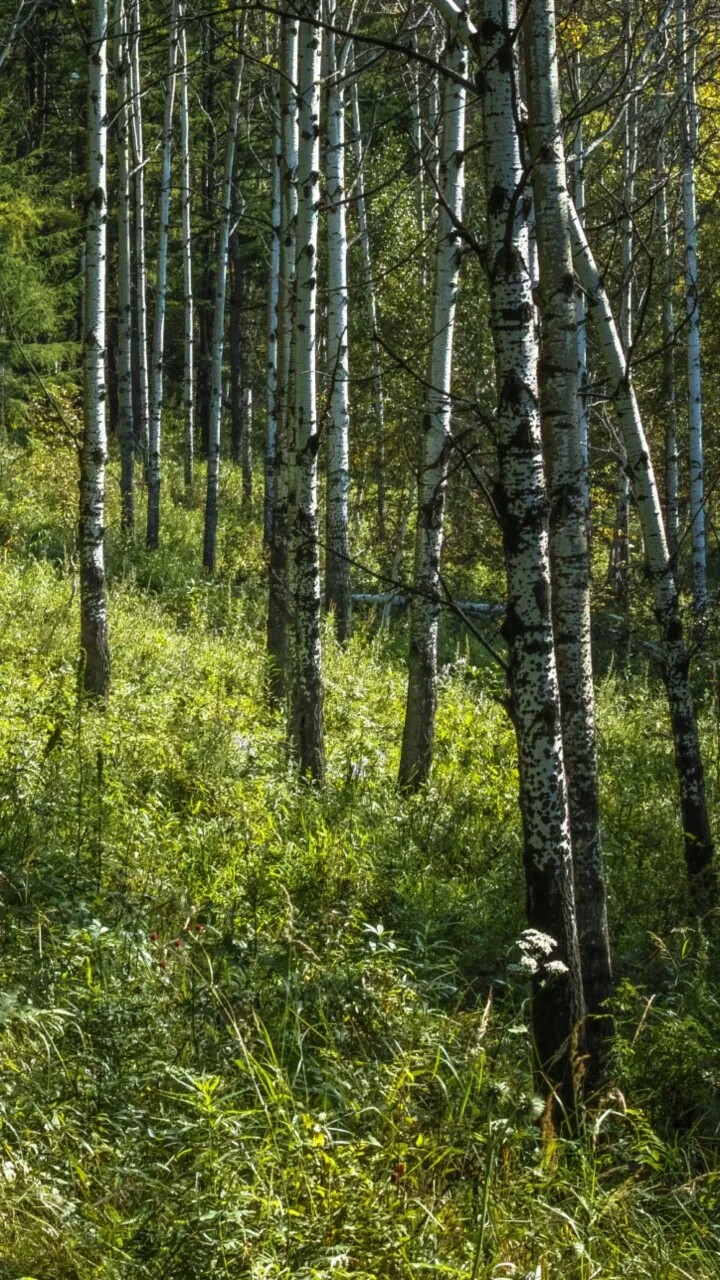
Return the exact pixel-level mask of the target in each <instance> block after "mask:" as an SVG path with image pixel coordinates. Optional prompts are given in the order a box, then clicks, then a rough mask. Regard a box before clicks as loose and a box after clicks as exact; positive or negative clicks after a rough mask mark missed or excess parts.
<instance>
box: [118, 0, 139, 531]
mask: <svg viewBox="0 0 720 1280" xmlns="http://www.w3.org/2000/svg"><path fill="white" fill-rule="evenodd" d="M114 19H115V20H114V24H113V25H114V28H115V81H116V85H117V99H118V111H117V148H118V178H117V201H118V357H117V363H118V440H119V444H120V518H121V522H122V527H123V529H125V530H126V531H127V532H128V533H132V531H133V529H134V527H135V438H134V424H133V385H132V379H133V361H132V229H131V194H130V65H129V58H128V46H127V15H126V11H125V3H124V0H116V4H115V14H114Z"/></svg>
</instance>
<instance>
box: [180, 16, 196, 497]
mask: <svg viewBox="0 0 720 1280" xmlns="http://www.w3.org/2000/svg"><path fill="white" fill-rule="evenodd" d="M184 19H185V13H184V5H183V4H182V3H181V7H180V13H179V20H180V47H179V53H180V66H181V70H180V175H181V177H180V213H181V220H182V258H183V301H184V308H185V312H184V314H185V324H184V337H185V362H184V373H183V408H184V413H185V432H184V448H183V458H184V464H185V487H186V488H188V489H189V488H190V486H191V485H192V482H193V467H194V462H195V316H194V303H193V273H192V224H191V217H192V185H191V174H190V105H189V100H188V92H189V83H190V71H189V67H188V60H187V34H186V31H185V21H184Z"/></svg>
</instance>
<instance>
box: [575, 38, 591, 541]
mask: <svg viewBox="0 0 720 1280" xmlns="http://www.w3.org/2000/svg"><path fill="white" fill-rule="evenodd" d="M573 68H574V73H575V100H576V102H577V103H579V102H580V99H581V95H582V62H581V58H580V50H579V49H577V50H575V52H574V55H573ZM583 145H584V144H583V123H582V116H580V118H579V119H578V121H577V123H576V125H575V133H574V135H573V199H574V202H575V208H576V209H577V213H578V217H579V219H580V221H581V222H582V224H583V226H584V225H585V157H584V155H583ZM575 325H576V330H577V422H578V436H579V444H580V457H581V459H582V468H583V474H582V487H583V506H584V508H585V519H586V522H587V525H588V535H589V532H590V401H589V395H588V360H587V316H586V314H585V298H584V296H583V292H582V289H576V291H575Z"/></svg>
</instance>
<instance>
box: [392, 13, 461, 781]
mask: <svg viewBox="0 0 720 1280" xmlns="http://www.w3.org/2000/svg"><path fill="white" fill-rule="evenodd" d="M448 55H449V65H450V68H451V70H452V71H454V72H455V74H456V75H458V76H461V77H463V78H465V76H466V71H467V66H466V53H465V48H464V46H463V45H462V43H461V41H460V40H459V39H458V38H457V37H451V39H450V42H449V46H448ZM465 100H466V91H465V88H464V86H463V85H462V84H459V83H458V82H457V81H456V80H454V79H451V78H450V77H448V78H447V80H446V81H445V89H444V98H443V122H442V142H441V161H440V175H439V177H440V189H439V190H440V194H439V200H438V212H437V241H436V249H435V302H434V308H433V316H432V333H431V343H430V359H429V367H428V388H427V390H426V393H425V405H424V412H423V440H422V457H421V462H420V478H419V485H418V509H417V529H416V535H415V574H414V578H415V591H416V594H415V595H414V597H413V602H412V607H411V613H410V652H409V658H408V687H407V703H406V708H405V724H404V728H403V741H402V751H401V755H400V774H399V782H400V785H401V787H404V788H417V787H419V786H421V785H422V784H423V783H424V782H425V781H426V779H427V777H428V775H429V773H430V767H431V764H432V757H433V748H434V742H435V711H436V706H437V639H438V618H439V613H440V605H439V599H440V562H441V556H442V542H443V521H444V515H445V490H446V488H447V477H448V463H449V457H450V447H451V436H450V422H451V400H450V388H451V381H452V352H453V336H454V328H455V305H456V301H457V287H458V277H459V273H460V261H461V257H462V246H461V244H460V237H459V234H458V231H457V227H458V224H459V222H460V220H461V218H462V204H463V193H464V187H465V167H464V160H465Z"/></svg>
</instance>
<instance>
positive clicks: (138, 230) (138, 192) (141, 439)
mask: <svg viewBox="0 0 720 1280" xmlns="http://www.w3.org/2000/svg"><path fill="white" fill-rule="evenodd" d="M130 3H131V4H132V9H131V13H132V19H131V31H132V35H131V39H130V88H131V94H132V110H131V126H132V133H131V136H132V149H133V160H134V165H135V169H134V180H133V212H134V218H135V324H136V328H137V405H138V416H137V421H136V423H135V426H136V438H137V442H138V445H139V448H140V453H141V455H142V459H143V468H144V471H145V473H146V476H147V467H148V434H149V424H150V379H149V370H148V319H147V263H146V255H145V143H144V137H143V114H142V82H141V75H140V0H130Z"/></svg>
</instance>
